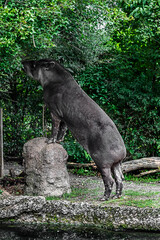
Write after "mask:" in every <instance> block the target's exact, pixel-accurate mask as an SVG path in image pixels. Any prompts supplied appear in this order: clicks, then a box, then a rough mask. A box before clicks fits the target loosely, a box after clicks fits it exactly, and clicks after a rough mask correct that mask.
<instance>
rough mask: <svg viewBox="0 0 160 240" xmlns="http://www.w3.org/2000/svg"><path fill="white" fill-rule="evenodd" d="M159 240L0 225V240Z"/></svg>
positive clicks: (157, 237)
mask: <svg viewBox="0 0 160 240" xmlns="http://www.w3.org/2000/svg"><path fill="white" fill-rule="evenodd" d="M12 239H14V240H87V239H88V240H89V239H90V240H91V239H92V240H105V239H107V240H160V234H159V233H146V232H145V233H144V232H143V233H142V232H113V231H106V230H104V229H100V228H99V229H97V228H91V227H90V228H86V227H72V228H69V229H67V228H66V227H65V226H59V225H50V227H48V226H47V227H46V226H44V225H42V226H38V227H34V226H27V227H26V226H25V227H24V226H23V227H22V226H21V227H17V226H15V225H14V226H11V225H10V226H6V225H0V240H12Z"/></svg>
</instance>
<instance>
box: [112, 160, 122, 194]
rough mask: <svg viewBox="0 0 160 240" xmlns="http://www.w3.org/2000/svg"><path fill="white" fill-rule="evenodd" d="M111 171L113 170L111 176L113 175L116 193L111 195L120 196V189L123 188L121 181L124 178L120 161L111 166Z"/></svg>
mask: <svg viewBox="0 0 160 240" xmlns="http://www.w3.org/2000/svg"><path fill="white" fill-rule="evenodd" d="M112 172H113V176H114V178H115V182H116V195H115V196H113V197H114V198H120V197H121V195H122V189H123V182H122V181H123V180H124V176H123V173H122V170H121V163H120V162H119V163H116V164H115V165H113V166H112Z"/></svg>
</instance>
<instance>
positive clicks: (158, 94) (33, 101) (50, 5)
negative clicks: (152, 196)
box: [0, 0, 160, 162]
mask: <svg viewBox="0 0 160 240" xmlns="http://www.w3.org/2000/svg"><path fill="white" fill-rule="evenodd" d="M159 9H160V1H158V0H139V1H137V0H120V1H116V0H115V1H114V2H112V1H109V0H108V1H102V0H90V1H86V0H63V1H60V0H39V1H35V0H30V1H23V3H22V1H20V0H10V1H6V0H1V1H0V32H1V35H0V106H1V107H2V108H3V110H4V153H5V157H7V156H16V157H18V156H21V154H22V147H23V144H24V143H25V142H26V141H27V140H29V139H31V138H34V137H37V136H42V135H43V134H49V133H50V131H49V130H45V133H44V131H43V128H42V106H43V94H42V88H41V87H40V86H39V84H38V83H36V82H34V81H33V80H32V79H29V78H28V77H26V75H25V74H24V73H23V71H22V65H21V61H22V59H41V58H54V59H56V60H57V61H59V62H60V63H62V64H63V65H64V66H65V67H67V68H69V69H70V70H71V71H72V74H73V75H74V77H75V79H76V80H77V81H78V83H79V84H80V85H81V86H82V88H83V89H84V90H85V91H86V92H87V93H88V94H89V95H90V96H91V97H92V98H93V99H94V100H95V101H96V102H97V103H98V104H99V105H100V106H101V107H102V108H103V109H104V110H105V111H106V112H107V113H108V115H109V116H110V117H111V118H112V119H113V120H114V122H115V123H116V125H117V127H118V129H119V131H120V132H121V134H122V136H123V139H124V141H125V144H126V147H127V151H128V157H130V158H140V157H144V156H148V157H149V156H160V119H159V116H160V11H159ZM46 119H47V128H48V129H49V128H50V117H49V113H48V112H46ZM64 146H65V148H66V149H67V151H68V153H69V155H70V159H71V160H72V161H73V160H76V161H79V162H86V161H90V157H89V155H88V154H87V153H86V152H85V151H84V150H83V149H82V148H81V146H79V144H78V143H76V141H75V140H74V139H73V138H72V136H71V134H70V132H68V134H67V136H66V139H65V143H64Z"/></svg>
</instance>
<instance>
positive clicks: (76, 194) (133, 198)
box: [46, 188, 160, 208]
mask: <svg viewBox="0 0 160 240" xmlns="http://www.w3.org/2000/svg"><path fill="white" fill-rule="evenodd" d="M98 190H99V189H98V188H97V189H87V188H72V192H71V193H70V194H67V193H66V194H63V196H61V197H46V200H69V201H71V200H72V201H77V200H78V201H79V200H80V201H88V200H89V201H92V202H93V203H94V201H97V200H98V198H96V196H97V195H99V192H98ZM158 195H159V196H160V192H147V193H145V192H139V191H133V190H127V191H125V192H124V196H122V197H121V198H119V199H110V200H109V201H104V202H100V205H101V206H107V205H108V206H109V205H119V206H133V207H140V208H144V207H150V208H155V207H156V208H159V207H160V197H159V196H158ZM155 196H156V197H155ZM154 197H155V198H154Z"/></svg>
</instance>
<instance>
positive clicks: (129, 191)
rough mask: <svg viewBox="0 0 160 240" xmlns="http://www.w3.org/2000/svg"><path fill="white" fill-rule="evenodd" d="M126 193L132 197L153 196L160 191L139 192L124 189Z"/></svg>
mask: <svg viewBox="0 0 160 240" xmlns="http://www.w3.org/2000/svg"><path fill="white" fill-rule="evenodd" d="M124 194H125V195H127V196H131V197H140V196H145V197H152V196H155V195H158V194H160V192H138V191H133V190H127V191H124Z"/></svg>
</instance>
